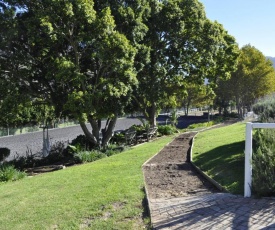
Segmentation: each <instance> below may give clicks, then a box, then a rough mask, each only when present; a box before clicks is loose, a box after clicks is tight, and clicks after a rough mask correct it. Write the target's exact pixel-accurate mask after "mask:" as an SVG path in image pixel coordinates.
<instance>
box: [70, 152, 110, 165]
mask: <svg viewBox="0 0 275 230" xmlns="http://www.w3.org/2000/svg"><path fill="white" fill-rule="evenodd" d="M104 157H106V155H105V154H104V153H102V152H100V151H97V150H93V151H80V152H77V153H76V154H74V158H75V159H76V162H79V163H87V162H93V161H96V160H99V159H102V158H104Z"/></svg>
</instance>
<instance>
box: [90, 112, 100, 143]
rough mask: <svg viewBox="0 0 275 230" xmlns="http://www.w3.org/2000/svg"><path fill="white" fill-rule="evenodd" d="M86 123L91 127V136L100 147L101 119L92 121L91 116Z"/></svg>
mask: <svg viewBox="0 0 275 230" xmlns="http://www.w3.org/2000/svg"><path fill="white" fill-rule="evenodd" d="M88 121H89V122H90V124H91V126H92V134H93V136H94V137H95V139H96V141H97V143H98V145H100V129H101V119H93V118H92V117H91V116H88Z"/></svg>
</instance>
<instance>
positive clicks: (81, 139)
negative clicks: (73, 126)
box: [70, 135, 95, 150]
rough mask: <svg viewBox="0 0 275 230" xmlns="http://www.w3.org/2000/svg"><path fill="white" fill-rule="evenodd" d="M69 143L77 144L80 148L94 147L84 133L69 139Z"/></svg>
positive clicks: (90, 148)
mask: <svg viewBox="0 0 275 230" xmlns="http://www.w3.org/2000/svg"><path fill="white" fill-rule="evenodd" d="M70 145H72V146H77V148H78V149H81V150H92V149H93V148H95V145H93V144H92V143H91V142H89V141H88V139H87V138H86V136H85V135H78V136H77V137H76V138H75V139H73V140H72V141H71V143H70Z"/></svg>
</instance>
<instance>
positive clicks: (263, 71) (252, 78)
mask: <svg viewBox="0 0 275 230" xmlns="http://www.w3.org/2000/svg"><path fill="white" fill-rule="evenodd" d="M274 91H275V70H274V68H273V66H272V63H271V61H270V60H267V59H266V57H265V56H264V55H263V54H262V53H261V52H260V51H259V50H257V49H256V48H255V47H253V46H251V45H246V46H244V47H242V48H241V53H240V56H239V59H238V67H237V70H236V71H235V72H233V73H232V74H231V78H230V79H229V80H227V81H221V82H220V83H219V87H218V88H217V90H216V94H217V96H218V97H219V98H220V99H221V100H224V101H227V102H229V101H230V100H233V101H235V102H236V105H237V109H238V114H239V115H240V117H242V116H243V111H244V110H245V109H248V110H249V111H250V109H251V106H252V104H253V103H254V102H255V100H256V99H258V98H260V97H263V96H265V95H268V94H270V93H272V92H274Z"/></svg>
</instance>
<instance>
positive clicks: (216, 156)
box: [193, 123, 245, 194]
mask: <svg viewBox="0 0 275 230" xmlns="http://www.w3.org/2000/svg"><path fill="white" fill-rule="evenodd" d="M244 149H245V124H244V123H236V124H233V125H230V126H225V127H222V128H219V129H212V130H208V131H205V132H201V133H199V134H198V135H197V136H196V139H195V142H194V148H193V161H194V163H195V164H196V165H197V166H198V167H200V168H201V169H202V170H203V171H204V172H206V174H208V175H209V176H210V177H211V178H213V179H214V180H216V181H217V182H218V183H220V184H221V185H222V186H224V187H225V188H226V189H227V190H229V191H230V192H232V193H237V194H242V193H243V190H244V189H243V187H244Z"/></svg>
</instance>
